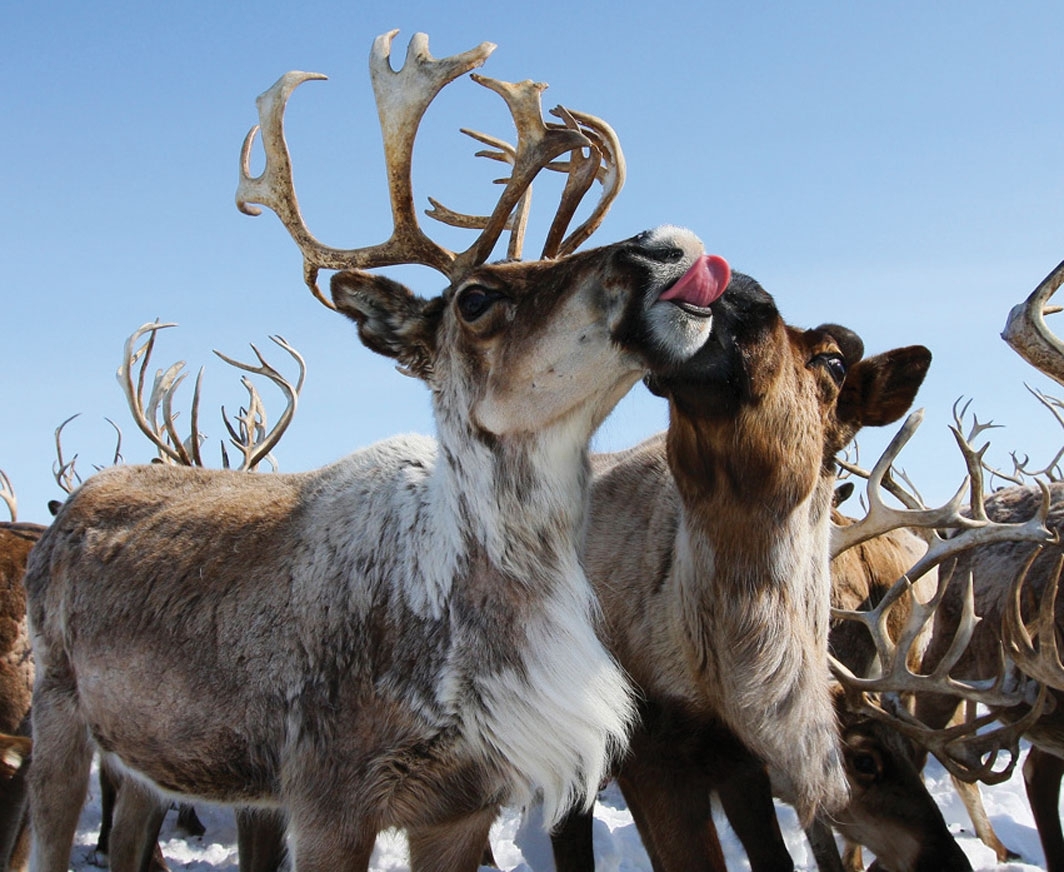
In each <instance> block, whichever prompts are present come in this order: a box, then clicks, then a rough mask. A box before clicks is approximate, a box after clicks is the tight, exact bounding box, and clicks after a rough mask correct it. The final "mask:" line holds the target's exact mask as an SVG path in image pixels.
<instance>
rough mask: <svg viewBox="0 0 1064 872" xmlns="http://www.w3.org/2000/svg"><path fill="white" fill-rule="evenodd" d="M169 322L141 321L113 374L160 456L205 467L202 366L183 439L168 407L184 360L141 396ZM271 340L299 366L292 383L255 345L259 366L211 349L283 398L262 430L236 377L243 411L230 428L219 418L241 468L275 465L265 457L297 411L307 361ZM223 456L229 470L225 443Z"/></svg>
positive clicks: (257, 401) (255, 400)
mask: <svg viewBox="0 0 1064 872" xmlns="http://www.w3.org/2000/svg"><path fill="white" fill-rule="evenodd" d="M174 326H176V325H175V324H160V323H159V322H158V321H154V322H149V323H147V324H144V325H142V326H141V327H140V328H138V329H137V330H136V331H134V332H133V333H132V334H131V335H130V337H129V339H127V340H126V345H125V352H124V355H123V360H122V365H121V366H119V368H118V372H117V376H118V382H119V384H120V385H121V386H122V391H123V393H124V394H125V396H126V402H127V403H128V405H129V410H130V413H131V414H132V415H133V420H134V421H135V422H136V424H137V426H138V427H139V428H140V430H141V432H142V433H143V434H144V435H145V436H147V437H148V440H149V441H150V442H151V443H152V444H153V445H154V446H155V447H156V449H157V451H158V453H159V458H160V460H162V461H163V462H165V463H172V464H176V465H179V466H204V463H203V459H202V457H201V456H200V445H201V443H202V442H203V441H204V440H205V439H206V437H205V436H203V435H202V434H201V433H200V430H199V401H200V389H201V386H202V382H203V372H204V370H203V368H202V367H201V368H200V371H199V374H198V375H197V376H196V386H195V389H194V391H193V395H192V405H191V412H190V423H189V431H190V432H189V436H188V438H187V439H185V440H182V439H181V437H180V436H179V435H178V433H177V428H176V426H175V424H174V422H175V420H176V418H177V413H175V412H174V410H173V399H174V394H175V393H176V391H177V389H178V387H179V386H180V385H181V383H182V382H183V381H184V379H185V377H186V375H187V373H185V372H182V370H183V369H184V367H185V362H184V361H183V360H181V361H178V362H177V363H175V364H172V365H171V366H170V367H169V368H167V369H166V370H156V373H155V378H154V381H153V382H152V388H151V393H150V394H149V396H148V399H147V401H146V402H145V399H144V383H145V374H146V372H147V368H148V361H149V359H150V358H151V353H152V350H153V348H154V347H155V338H156V335H157V333H158V331H159V330H163V329H166V328H167V327H174ZM145 334H149V336H148V339H147V340H146V341H145V342H144V344H143V345H141V346H140V347H139V348H136V347H135V346H136V344H137V342H138V341H140V339H141V337H143V336H144V335H145ZM270 339H271V340H273V342H275V343H276V344H277V345H279V346H281V348H283V349H284V350H285V351H287V352H288V353H289V354H290V355H291V356H292V357H293V358H294V359H295V361H296V363H297V364H298V366H299V378H298V379H297V381H296V383H295V385H293V384H292V383H291V382H290V381H288V379H286V378H285V377H284V376H283V375H281V374H280V373H279V372H278V371H277V370H276V369H274V368H273V367H272V366H270V365H269V364H268V363H267V362H266V360H265V359H264V358H263V356H262V354H261V353H260V352H259V350H258V348H256V347H255V346H254V345H252V346H251V348H252V350H253V351H254V352H255V356H256V357H257V358H258V360H259V366H254V365H251V364H246V363H240V362H239V361H236V360H233V359H232V358H229V357H227V356H226V355H224V354H222V353H221V352H219V351H215V354H217V355H218V357H220V358H221V359H222V360H224V361H225V362H226V363H228V364H230V365H232V366H235V367H237V368H238V369H243V370H245V371H246V372H250V373H254V374H257V375H263V376H265V377H266V378H269V379H270V380H271V381H272V382H273V383H274V384H276V385H277V386H278V387H279V388H280V389H281V391H282V393H284V395H285V397H286V398H287V403H286V406H285V409H284V411H283V412H282V413H281V416H280V418H278V420H277V423H276V424H275V425H274V427H273V429H272V430H269V429H268V428H267V424H266V413H265V407H264V405H263V403H262V400H261V398H260V396H259V393H258V391H257V389H256V388H255V386H254V384H253V383H252V382H251V381H250V380H249V379H248V378H247V377H246V376H245V377H242V378H241V381H242V382H243V384H244V387H245V388H246V389H247V391H248V395H249V403H248V407H247V408H246V409H245V408H242V409H241V411H240V415H239V416H238V417H237V426H236V427H235V428H234V427H233V426H232V425H231V424H230V423H229V420H228V418H227V417H226V415H225V408H224V407H223V408H222V420H223V421H224V422H225V426H226V429H227V430H228V431H229V435H230V438H231V441H232V442H233V444H234V445H235V446H237V448H239V449H240V452H241V453H242V454H243V457H244V459H243V461H242V462H241V464H240V466H239V468H240V469H242V470H253V469H255V467H256V466H258V464H259V463H261V462H262V461H263V460H269V462H270V463H271V465H273V466H274V468H276V464H275V463H274V462H273V460H272V459H271V458H270V451H271V450H272V449H273V447H274V446H275V445H276V444H277V442H278V441H279V440H280V438H281V436H282V435H283V434H284V432H285V430H286V429H287V427H288V425H289V424H290V423H291V421H292V417H293V415H294V414H295V410H296V402H297V399H298V397H299V393H300V391H301V390H302V389H303V381H304V379H305V377H306V363H305V362H304V360H303V358H302V356H301V355H300V354H299V352H298V351H296V350H295V349H294V348H293V347H292V346H291V345H289V344H288V343H287V342H285V340H284V339H283V338H282V337H280V336H271V337H270ZM138 362H139V363H140V370H139V372H138V373H137V375H136V379H135V382H134V375H133V372H134V369H135V368H136V365H137V363H138ZM160 413H161V415H162V420H161V421H160V420H159V415H160ZM64 423H65V422H64ZM57 436H58V434H57ZM222 459H223V465H224V466H225V467H226V468H228V466H229V459H228V456H227V455H226V454H225V448H224V446H223V448H222Z"/></svg>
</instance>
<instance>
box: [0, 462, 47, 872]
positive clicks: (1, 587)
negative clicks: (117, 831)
mask: <svg viewBox="0 0 1064 872" xmlns="http://www.w3.org/2000/svg"><path fill="white" fill-rule="evenodd" d="M0 496H2V497H3V500H4V502H5V503H6V504H7V506H8V509H9V511H10V513H11V522H10V523H0V867H2V868H4V869H11V870H18V869H23V868H25V865H26V861H27V859H28V856H27V855H28V850H29V842H28V840H27V839H26V837H25V835H24V834H25V829H26V773H27V769H28V766H29V762H30V758H31V750H32V749H31V745H30V740H29V738H28V737H29V733H30V725H29V712H30V698H31V694H32V690H33V660H32V657H31V656H30V637H29V632H28V630H27V627H26V591H25V588H24V587H23V586H22V575H23V572H24V571H25V568H26V558H27V556H28V555H29V553H30V549H31V548H33V546H34V544H35V543H36V542H37V540H38V539H40V537H41V534H42V533H43V532H44V529H45V528H44V527H42V526H41V525H40V524H28V523H19V522H18V520H17V511H18V510H17V501H16V499H15V492H14V489H13V488H12V487H11V482H10V480H9V479H8V477H7V476H6V475H5V474H4V473H3V472H2V471H0Z"/></svg>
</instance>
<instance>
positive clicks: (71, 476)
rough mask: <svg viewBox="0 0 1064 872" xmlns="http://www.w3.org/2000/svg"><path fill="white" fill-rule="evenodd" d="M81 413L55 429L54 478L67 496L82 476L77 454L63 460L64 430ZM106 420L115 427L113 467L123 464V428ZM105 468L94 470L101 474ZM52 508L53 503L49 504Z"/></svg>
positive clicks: (95, 467) (106, 419) (97, 467)
mask: <svg viewBox="0 0 1064 872" xmlns="http://www.w3.org/2000/svg"><path fill="white" fill-rule="evenodd" d="M79 415H80V413H78V414H74V415H71V416H70V417H69V418H67V419H66V420H65V421H64V422H63V423H62V424H60V425H59V426H58V427H56V428H55V456H56V461H55V463H53V464H52V477H53V478H54V479H55V483H56V484H57V485H59V489H60V490H61V491H62V492H63V493H65V494H72V493H74V490H75V489H76V488H77V486H78V485H79V484H81V476H80V475H79V474H78V471H77V468H76V466H77V462H78V456H77V455H76V454H75V455H74V456H73V457H72V458H71V459H70V460H65V459H64V458H63V429H64V428H65V427H66V425H67V424H69V423H70V422H71V421H73V420H74V419H75V418H77V417H79ZM104 420H105V421H106V422H107V423H108V424H110V425H111V426H112V427H114V430H115V433H116V437H115V454H114V458H113V459H112V460H111V463H112V465H114V464H118V463H121V462H122V430H121V428H120V427H119V426H118V425H117V424H116V423H115V422H114V421H112V420H111V419H110V418H106V417H105V418H104ZM102 468H103V467H100V466H96V465H93V469H95V470H96V471H97V472H99V471H100V470H101V469H102ZM49 506H51V503H49ZM53 514H54V512H53Z"/></svg>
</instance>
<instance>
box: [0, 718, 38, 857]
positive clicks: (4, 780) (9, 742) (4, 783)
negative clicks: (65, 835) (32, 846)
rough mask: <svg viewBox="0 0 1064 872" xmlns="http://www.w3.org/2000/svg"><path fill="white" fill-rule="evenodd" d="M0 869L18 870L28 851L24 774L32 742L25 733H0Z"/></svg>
mask: <svg viewBox="0 0 1064 872" xmlns="http://www.w3.org/2000/svg"><path fill="white" fill-rule="evenodd" d="M0 751H2V754H0V757H2V759H0V868H2V869H4V870H7V872H18V870H21V869H23V868H25V865H26V862H27V860H28V853H29V831H28V822H29V818H28V814H27V802H26V792H27V785H26V777H27V775H28V772H29V765H30V757H31V754H32V742H31V741H30V740H29V739H28V738H26V737H25V736H9V735H6V734H4V735H0Z"/></svg>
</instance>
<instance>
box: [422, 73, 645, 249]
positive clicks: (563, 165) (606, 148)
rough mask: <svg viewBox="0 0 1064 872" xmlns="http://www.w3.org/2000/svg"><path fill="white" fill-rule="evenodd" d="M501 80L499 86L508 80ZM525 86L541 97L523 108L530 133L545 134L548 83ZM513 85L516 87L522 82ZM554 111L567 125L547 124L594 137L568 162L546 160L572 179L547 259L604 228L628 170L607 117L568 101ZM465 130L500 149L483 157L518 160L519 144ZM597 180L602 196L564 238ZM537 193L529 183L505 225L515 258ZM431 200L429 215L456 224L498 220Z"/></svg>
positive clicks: (556, 218)
mask: <svg viewBox="0 0 1064 872" xmlns="http://www.w3.org/2000/svg"><path fill="white" fill-rule="evenodd" d="M474 78H475V79H476V80H477V81H479V82H482V83H485V84H486V83H487V82H489V81H492V80H487V79H484V77H482V76H474ZM495 84H496V85H499V84H503V83H495ZM523 85H530V86H531V87H532V89H533V96H534V97H535V99H536V100H537V105H536V109H535V112H522V113H521V117H522V118H524V117H526V116H527V118H528V119H529V121H530V122H531V130H532V133H531V135H530V137H529V138H531V139H534V138H535V137H536V136H539V135H541V134H540V127H541V126H542V121H539V120H538V118H539V114H540V113H539V106H538V95H539V93H540V92H541V91H542V90H543V88H544V87H545V86H543V85H537V84H533V83H530V82H529V83H523ZM509 87H511V88H512V87H516V86H509ZM500 93H502V92H500ZM505 96H506V94H504V97H505ZM507 102H508V103H509V102H510V100H509V99H507ZM513 114H514V117H515V118H517V117H518V113H517V112H516V111H515V112H514V113H513ZM551 115H554V116H555V117H556V118H561V119H562V122H563V124H562V125H558V124H550V125H547V128H546V129H551V130H560V129H568V130H574V131H577V132H579V133H580V134H582V135H583V136H584V137H586V139H587V140H588V147H587V148H586V149H573V151H572V152H571V155H570V158H569V160H568V161H566V162H558V161H552V162H550V163H547V164H545V168H546V169H549V170H554V171H555V172H564V173H566V174H567V175H568V178H567V179H566V184H565V188H564V190H563V191H562V196H561V201H560V203H559V205H558V209H557V211H556V213H555V216H554V221H553V222H552V224H551V227H550V230H549V231H548V233H547V238H546V241H545V242H544V244H543V251H542V253H541V254H540V258H541V259H550V258H557V257H564V256H565V255H568V254H572V252H574V251H575V250H576V249H577V248H579V246H580V245H581V244H582V243H583V242H585V241H586V240H587V239H588V237H590V236H591V234H592V233H594V232H595V231H596V230H597V229H598V228H599V226H600V225H601V224H602V221H603V219H604V218H605V217H606V212H608V211H609V208H610V206H611V205H612V204H613V201H614V200H615V199H616V197H617V194H619V193H620V190H621V188H622V187H623V185H624V179H625V173H626V165H625V161H624V153H623V152H622V151H621V146H620V140H619V139H618V138H617V134H616V132H614V130H613V128H612V127H610V126H609V125H608V124H607V123H606V122H605V121H603V120H602V119H601V118H596V117H595V116H593V115H587V114H585V113H583V112H576V111H574V110H570V109H566V108H565V107H564V106H556V107H555V108H554V109H552V110H551ZM533 119H536V120H533ZM462 132H463V133H465V134H466V135H467V136H470V137H472V138H473V139H476V140H477V141H479V142H482V143H484V144H485V145H489V146H491V147H492V148H493V149H495V150H494V151H478V152H477V157H486V158H490V159H492V160H497V161H501V162H504V163H509V164H511V165H516V163H517V159H518V149H515V148H514V147H513V146H511V145H509V144H508V143H505V142H503V141H501V140H498V139H495V138H494V137H489V136H487V135H485V134H483V133H478V132H476V131H473V130H466V129H464V128H463V129H462ZM519 142H520V140H519ZM585 152H586V153H585ZM511 179H512V177H511ZM511 179H497V180H496V182H497V183H500V184H506V183H508V182H510V181H511ZM596 181H598V182H599V183H600V184H601V185H602V194H601V196H600V197H599V202H598V204H597V205H596V206H595V208H594V210H593V211H592V212H591V214H590V215H589V216H588V218H587V220H586V221H584V222H583V223H582V224H581V225H580V226H579V227H577V228H576V230H574V231H573V232H572V233H570V234H569V235H568V236H567V237H565V239H562V237H563V235H564V234H565V231H566V229H567V228H568V226H569V223H570V222H571V221H572V218H573V215H574V214H576V209H577V207H578V206H579V205H580V203H581V201H582V200H583V198H584V195H585V194H586V193H587V191H588V190H589V189H590V187H591V185H592V184H593V183H594V182H596ZM531 192H532V188H531V183H529V186H528V187H527V188H526V189H525V193H524V195H523V196H522V197H521V199H520V200H519V201H518V204H517V206H516V208H515V209H514V211H513V212H512V214H511V216H510V218H509V220H508V221H507V223H506V224H505V226H504V229H506V230H509V231H510V247H509V250H508V252H507V256H508V257H509V258H511V259H515V260H516V259H518V258H520V257H521V253H522V247H523V241H524V230H525V222H526V220H527V217H528V207H529V200H530V196H531ZM429 200H430V202H431V203H432V209H430V210H429V211H428V212H427V214H428V215H429V216H430V217H432V218H435V219H436V220H438V221H441V222H443V223H445V224H449V225H451V226H453V227H471V228H482V229H484V228H487V227H488V226H489V225H490V223H491V220H492V219H491V218H490V217H488V216H474V215H466V214H463V213H459V212H454V211H452V210H450V209H448V208H447V207H446V206H443V205H441V204H440V203H439V202H438V201H436V200H434V199H432V198H431V197H430V198H429Z"/></svg>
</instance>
